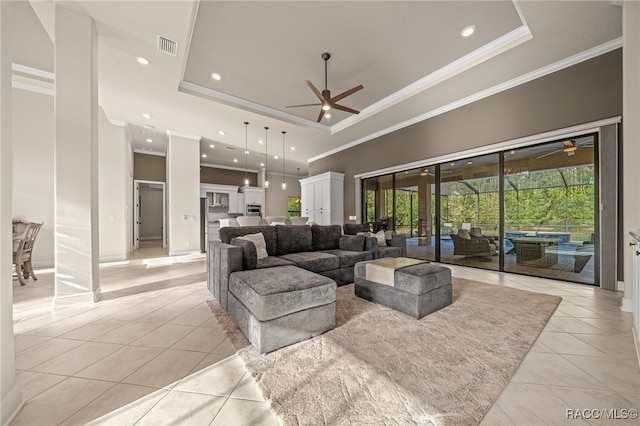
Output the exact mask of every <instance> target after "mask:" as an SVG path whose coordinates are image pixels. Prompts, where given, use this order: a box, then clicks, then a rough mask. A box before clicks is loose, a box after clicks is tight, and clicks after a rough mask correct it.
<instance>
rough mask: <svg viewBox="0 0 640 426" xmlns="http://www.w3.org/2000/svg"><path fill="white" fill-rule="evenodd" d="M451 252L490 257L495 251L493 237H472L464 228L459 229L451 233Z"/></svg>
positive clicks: (460, 254)
mask: <svg viewBox="0 0 640 426" xmlns="http://www.w3.org/2000/svg"><path fill="white" fill-rule="evenodd" d="M451 241H453V254H454V255H459V256H466V257H491V256H493V255H494V254H496V253H497V251H496V245H495V243H491V241H493V239H489V238H485V237H472V236H471V234H470V233H469V231H467V230H466V229H460V230H459V231H458V233H457V234H451Z"/></svg>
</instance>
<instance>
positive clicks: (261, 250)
mask: <svg viewBox="0 0 640 426" xmlns="http://www.w3.org/2000/svg"><path fill="white" fill-rule="evenodd" d="M238 238H239V239H241V240H247V241H251V242H252V243H253V244H254V245H255V246H256V254H257V256H258V260H260V259H266V258H267V257H269V255H268V254H267V243H266V242H265V240H264V235H262V232H258V233H257V234H247V235H245V236H243V237H238Z"/></svg>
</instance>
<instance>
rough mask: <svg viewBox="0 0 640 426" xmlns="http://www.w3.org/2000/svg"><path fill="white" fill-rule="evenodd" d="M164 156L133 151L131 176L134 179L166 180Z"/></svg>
mask: <svg viewBox="0 0 640 426" xmlns="http://www.w3.org/2000/svg"><path fill="white" fill-rule="evenodd" d="M166 160H167V159H166V157H164V156H162V155H150V154H140V153H139V152H134V153H133V178H134V179H135V180H151V181H154V182H166V181H167V165H166Z"/></svg>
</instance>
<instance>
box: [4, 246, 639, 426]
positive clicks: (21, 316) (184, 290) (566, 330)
mask: <svg viewBox="0 0 640 426" xmlns="http://www.w3.org/2000/svg"><path fill="white" fill-rule="evenodd" d="M451 269H452V271H453V275H454V276H458V277H463V278H469V279H473V280H478V281H483V282H488V283H492V284H495V285H501V286H506V287H514V288H520V289H525V290H529V291H536V292H541V293H549V294H555V295H559V296H562V297H563V301H562V303H561V304H560V306H559V308H558V310H557V311H556V313H555V314H554V315H553V317H552V318H551V320H550V321H549V323H548V325H547V326H546V327H545V329H544V331H543V332H542V334H541V335H540V337H539V338H538V340H537V341H536V343H535V344H534V346H533V347H532V349H531V351H530V352H529V354H528V355H527V356H526V357H525V359H524V360H523V362H522V364H521V365H520V368H519V369H518V370H517V372H516V373H515V374H514V376H513V377H512V379H511V382H510V383H509V384H508V385H507V387H506V388H505V390H504V392H503V393H502V395H501V396H500V397H499V399H498V401H497V402H496V403H495V404H494V406H493V407H492V408H491V410H490V411H489V412H488V413H487V415H486V416H485V418H484V419H483V421H482V423H481V424H482V425H538V424H570V425H581V424H593V423H595V424H607V421H605V420H601V421H597V420H594V419H588V420H587V419H578V420H569V419H567V414H566V413H567V409H574V410H577V409H618V410H622V409H636V410H637V409H640V370H639V368H638V362H637V358H636V353H635V348H634V344H633V338H632V335H631V321H632V319H631V315H630V314H628V313H623V312H621V311H620V308H619V306H620V298H621V294H620V293H614V292H608V291H604V290H600V289H597V288H592V287H588V286H581V285H578V284H571V283H565V282H559V281H551V280H545V279H539V278H532V277H526V276H518V275H509V274H502V273H497V272H493V271H483V270H478V269H471V268H465V267H460V266H451ZM38 277H39V280H38V281H31V280H29V281H28V283H27V285H26V286H25V287H20V286H19V285H18V284H17V282H15V283H14V331H15V350H16V366H17V368H18V370H19V380H20V381H21V383H22V386H23V395H24V399H25V401H26V404H25V406H24V407H23V409H22V411H21V412H20V413H19V414H18V416H17V417H16V418H15V420H14V421H13V423H12V424H14V425H58V424H64V425H79V424H106V425H134V424H135V425H160V424H169V425H230V424H233V425H238V424H251V425H261V424H265V425H272V424H280V420H279V419H278V418H277V417H276V416H275V415H274V414H273V413H272V412H271V410H270V407H269V403H268V402H265V401H264V399H263V397H262V395H261V392H260V390H259V388H258V387H257V385H256V383H255V381H254V380H253V378H252V377H251V376H250V375H249V373H248V372H247V371H246V370H245V368H244V365H243V363H242V361H241V359H240V358H239V357H238V356H237V355H235V354H234V351H233V348H232V347H231V345H230V343H229V342H228V340H227V339H226V338H225V335H224V333H223V331H222V329H221V327H220V326H219V325H218V323H217V322H216V321H215V319H213V317H212V316H211V314H210V312H209V310H208V308H207V306H206V304H205V303H204V302H205V301H206V300H207V299H208V298H210V296H209V293H208V292H207V290H206V284H205V262H204V258H203V257H202V256H186V257H173V258H168V257H164V255H163V252H162V250H161V249H158V248H148V249H144V250H138V251H137V252H136V253H134V255H133V256H132V259H131V260H130V261H127V262H117V263H111V264H105V265H101V268H100V282H101V287H102V291H103V293H104V297H103V299H102V300H101V301H100V302H99V303H96V304H93V305H75V306H70V307H66V308H60V309H56V310H55V311H51V309H50V306H51V298H52V295H53V274H52V273H51V272H50V271H49V272H47V271H44V272H41V273H40V274H38ZM619 412H621V411H619ZM615 424H616V425H617V424H621V425H622V424H637V423H634V422H633V421H631V420H626V421H625V420H617V421H615Z"/></svg>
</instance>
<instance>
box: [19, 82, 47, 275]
mask: <svg viewBox="0 0 640 426" xmlns="http://www.w3.org/2000/svg"><path fill="white" fill-rule="evenodd" d="M12 95H13V96H12V97H13V103H12V105H13V119H12V124H13V132H12V134H13V143H12V148H13V185H12V202H13V209H12V210H13V217H14V218H16V219H21V220H23V221H25V222H44V225H42V228H41V229H40V233H39V234H38V239H37V240H36V244H35V246H34V249H33V265H34V266H35V267H36V268H42V267H52V266H53V262H54V254H53V253H54V250H53V230H54V224H53V217H54V213H53V212H54V197H53V194H54V189H53V183H54V165H53V143H54V116H53V109H54V108H53V103H54V98H53V96H49V95H45V94H41V93H34V92H29V91H26V90H22V89H16V88H14V89H13V90H12Z"/></svg>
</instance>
